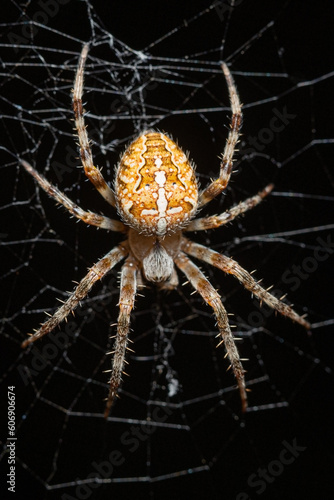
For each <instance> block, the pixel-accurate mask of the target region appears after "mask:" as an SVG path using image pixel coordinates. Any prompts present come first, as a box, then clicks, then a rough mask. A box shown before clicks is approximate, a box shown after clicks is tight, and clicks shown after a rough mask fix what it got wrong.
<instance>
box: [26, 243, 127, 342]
mask: <svg viewBox="0 0 334 500" xmlns="http://www.w3.org/2000/svg"><path fill="white" fill-rule="evenodd" d="M127 254H128V250H127V245H126V244H122V245H119V246H118V247H115V248H113V249H112V250H111V251H110V252H108V253H107V254H106V255H105V256H104V257H102V259H100V260H99V261H98V262H97V263H96V264H95V265H94V266H93V267H91V268H90V269H89V271H88V273H87V274H86V276H85V277H84V278H83V279H82V280H81V281H80V283H79V284H78V286H77V287H76V288H75V290H74V292H73V293H71V295H70V296H69V298H68V299H67V300H66V302H64V304H63V305H62V306H61V307H60V308H59V309H57V311H56V312H55V313H54V314H53V316H51V318H50V319H48V320H47V321H46V322H45V323H43V324H42V326H41V327H40V328H39V329H38V330H37V331H36V332H35V333H34V335H31V336H30V337H29V338H28V339H27V340H25V341H24V342H22V347H23V348H25V347H27V346H28V345H29V344H32V343H33V342H35V341H36V340H37V339H40V338H41V337H43V336H44V335H46V334H47V333H49V332H51V331H52V330H53V329H54V328H55V327H56V326H57V325H59V323H61V321H63V320H64V319H65V318H66V317H67V316H68V315H69V313H70V312H72V311H74V309H75V308H76V307H77V305H78V304H79V302H80V300H82V299H84V298H85V297H86V295H87V294H88V293H89V291H90V289H91V288H92V286H93V285H94V283H95V282H96V281H98V280H100V279H102V278H103V276H105V274H107V273H108V272H109V271H110V270H111V269H112V268H113V267H114V266H115V265H116V264H117V263H118V262H119V261H120V260H122V259H123V258H124V257H126V255H127Z"/></svg>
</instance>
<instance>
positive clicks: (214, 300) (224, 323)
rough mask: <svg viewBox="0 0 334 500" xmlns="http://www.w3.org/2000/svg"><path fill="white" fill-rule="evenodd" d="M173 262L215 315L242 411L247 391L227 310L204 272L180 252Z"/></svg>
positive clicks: (245, 404)
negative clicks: (235, 382)
mask: <svg viewBox="0 0 334 500" xmlns="http://www.w3.org/2000/svg"><path fill="white" fill-rule="evenodd" d="M175 263H176V265H177V266H178V268H179V269H180V270H181V271H182V272H183V273H184V274H185V275H186V276H187V279H188V280H189V282H190V283H191V284H192V286H193V287H194V289H195V290H197V292H198V293H199V294H200V295H201V296H202V297H203V299H204V300H205V302H206V303H207V304H209V305H210V306H211V307H212V309H213V311H214V313H215V316H216V319H217V326H218V329H219V335H220V338H221V342H220V343H219V344H218V345H220V344H221V343H224V346H225V349H226V354H227V356H228V358H229V360H230V363H231V367H232V370H233V373H234V375H235V378H236V379H237V384H238V388H239V392H240V398H241V407H242V411H246V409H247V393H246V384H245V377H244V373H245V370H244V369H243V366H242V363H241V359H240V356H239V353H238V349H237V347H236V345H235V341H234V338H233V335H232V332H231V328H230V325H229V321H228V316H227V312H226V310H225V307H224V306H223V303H222V301H221V298H220V296H219V294H218V293H217V292H216V290H215V289H214V288H213V286H212V285H211V284H210V282H209V281H208V280H207V279H206V278H205V276H204V274H203V273H202V272H201V271H200V269H199V268H198V267H197V266H196V265H195V264H194V263H193V262H192V261H191V260H190V259H189V258H188V257H187V256H186V255H185V254H184V253H182V252H180V253H179V255H178V256H177V257H176V259H175Z"/></svg>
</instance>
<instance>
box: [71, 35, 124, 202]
mask: <svg viewBox="0 0 334 500" xmlns="http://www.w3.org/2000/svg"><path fill="white" fill-rule="evenodd" d="M87 55H88V44H85V45H84V46H83V48H82V51H81V55H80V60H79V65H78V69H77V73H76V75H75V81H74V89H73V99H72V104H73V112H74V120H75V127H76V129H77V133H78V138H79V145H80V157H81V161H82V165H83V167H84V170H85V174H86V176H87V177H88V179H89V180H90V181H91V182H92V184H93V185H94V186H95V188H96V189H97V190H98V192H99V193H100V194H101V195H102V196H103V198H104V199H105V200H107V202H108V203H110V205H112V206H113V207H115V206H116V200H115V194H114V192H113V190H112V189H111V188H110V187H109V186H108V184H107V182H106V181H105V179H104V177H103V175H102V173H101V171H100V170H99V169H98V168H96V167H95V166H94V164H93V157H92V151H91V149H90V145H89V139H88V135H87V132H86V126H85V120H84V110H83V106H82V93H83V79H84V69H85V63H86V59H87Z"/></svg>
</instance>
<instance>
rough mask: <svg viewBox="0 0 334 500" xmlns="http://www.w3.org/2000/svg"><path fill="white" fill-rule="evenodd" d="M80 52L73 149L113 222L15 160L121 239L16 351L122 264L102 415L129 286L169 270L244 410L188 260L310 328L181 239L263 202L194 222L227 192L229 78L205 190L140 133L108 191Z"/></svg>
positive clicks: (215, 297)
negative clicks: (223, 135)
mask: <svg viewBox="0 0 334 500" xmlns="http://www.w3.org/2000/svg"><path fill="white" fill-rule="evenodd" d="M87 55H88V45H84V47H83V49H82V52H81V57H80V61H79V65H78V69H77V73H76V77H75V82H74V90H73V111H74V117H75V124H76V129H77V132H78V138H79V144H80V156H81V161H82V164H83V168H84V171H85V174H86V176H87V177H88V178H89V180H90V181H91V182H92V183H93V185H94V186H95V188H96V189H97V190H98V191H99V193H100V194H101V195H102V196H103V198H105V200H106V201H107V202H108V203H110V204H111V205H112V206H114V207H115V208H117V210H118V213H119V215H120V217H121V219H122V220H121V221H119V220H114V219H110V218H109V217H105V216H103V215H99V214H95V213H92V212H87V211H85V210H83V209H82V208H80V207H79V206H78V205H76V204H75V203H73V202H72V201H71V200H70V199H69V198H68V197H67V196H66V195H65V194H64V193H62V192H61V191H60V190H59V189H58V188H56V187H55V186H53V185H52V184H50V182H48V181H47V179H46V178H45V177H43V176H42V175H41V174H39V173H38V172H37V171H36V170H35V169H34V168H33V167H32V166H31V165H29V163H27V162H26V161H24V160H22V162H21V163H22V165H23V166H24V168H25V169H26V170H27V171H28V172H29V173H30V174H31V175H32V176H33V177H34V178H35V179H36V181H37V182H38V184H39V185H40V186H41V187H42V188H43V189H44V190H45V191H46V192H47V193H48V194H49V195H50V196H52V197H53V198H54V199H55V200H56V201H58V202H59V203H61V204H62V205H63V206H64V207H65V208H66V209H67V210H68V211H69V212H70V213H71V214H72V215H74V216H75V217H77V218H78V219H81V220H83V221H84V222H86V223H87V224H91V225H93V226H97V227H100V228H103V229H107V230H110V231H118V232H121V233H124V234H125V235H126V239H125V240H124V241H123V242H122V243H121V244H119V245H118V246H115V247H114V248H113V249H112V250H110V252H108V253H107V254H106V255H105V256H104V257H102V258H101V259H100V260H99V261H98V262H97V263H96V264H94V265H93V266H92V267H91V268H90V269H89V271H88V273H87V275H86V276H85V277H84V278H83V279H82V280H81V281H80V283H79V284H78V286H77V287H76V288H75V290H74V291H73V292H72V293H71V294H70V296H69V298H68V299H67V301H66V302H64V304H63V305H62V306H61V307H60V308H59V309H57V311H56V312H55V313H54V315H53V316H51V318H49V319H48V320H47V321H46V322H45V323H43V324H42V326H41V327H40V328H39V330H37V331H36V333H35V334H34V335H32V336H30V337H29V338H28V339H27V340H25V341H24V342H23V344H22V346H23V347H26V346H27V345H29V344H31V343H32V342H35V340H37V339H39V338H41V337H42V336H43V335H46V334H47V333H48V332H50V331H51V330H53V329H54V328H55V327H56V326H57V325H58V324H59V323H60V322H61V321H63V320H64V319H66V317H67V316H68V314H69V313H70V312H73V310H74V309H75V308H76V307H77V305H78V304H79V302H80V300H82V299H83V298H84V297H86V295H87V294H88V293H89V291H90V289H91V288H92V286H93V285H94V283H95V282H96V281H98V280H100V279H102V278H103V277H104V276H105V275H106V274H107V273H108V272H109V271H110V270H111V269H112V268H113V267H114V266H115V265H116V264H118V263H119V262H120V261H121V260H123V259H125V262H124V263H123V266H122V269H121V283H120V300H119V309H120V312H119V316H118V322H117V334H116V341H115V347H114V357H113V366H112V370H111V377H110V389H109V396H108V400H107V405H106V409H105V413H104V415H105V417H107V416H108V415H109V412H110V408H111V405H112V403H113V400H114V398H115V396H116V394H117V391H118V388H119V385H120V382H121V377H122V372H123V367H124V360H125V353H126V349H127V342H128V334H129V328H130V313H131V310H132V309H133V305H134V300H135V295H136V289H137V279H138V278H139V279H140V280H142V279H144V280H147V281H149V282H155V283H157V284H159V285H160V286H161V287H162V288H173V287H176V286H177V285H178V277H177V273H176V268H178V269H179V270H180V271H181V272H182V273H183V274H184V275H185V276H186V277H187V279H188V281H189V282H190V284H191V285H192V286H193V287H194V289H195V290H197V291H198V292H199V293H200V294H201V296H202V297H203V299H204V300H205V302H206V303H207V304H209V305H210V306H211V307H212V309H213V312H214V314H215V316H216V320H217V327H218V331H219V333H218V337H220V339H221V340H220V344H221V343H224V345H225V349H226V354H227V356H228V357H229V360H230V363H231V367H232V369H233V372H234V375H235V377H236V379H237V383H238V387H239V391H240V396H241V401H242V408H243V410H245V409H246V407H247V395H246V386H245V378H244V370H243V367H242V363H241V359H240V357H239V353H238V350H237V348H236V345H235V341H234V338H233V335H232V332H231V328H230V325H229V321H228V316H227V312H226V310H225V307H224V305H223V303H222V301H221V298H220V296H219V294H218V292H217V291H216V290H215V289H214V288H213V286H212V285H211V284H210V282H209V281H208V280H207V278H206V277H205V276H204V274H203V273H202V272H201V271H200V269H199V268H198V267H197V266H196V265H195V264H194V263H193V262H192V261H191V259H190V258H189V257H188V255H190V256H193V257H195V258H197V259H199V260H202V261H205V262H207V263H208V264H210V265H212V266H214V267H216V268H218V269H221V270H222V271H224V272H225V273H228V274H231V275H233V276H235V277H236V278H237V279H238V280H239V281H240V283H241V284H242V285H243V286H244V287H245V288H247V290H249V291H250V292H252V293H253V294H254V295H255V296H256V297H257V298H258V299H259V300H260V301H261V302H265V303H266V304H268V305H269V306H270V307H272V308H273V309H275V310H277V311H278V312H280V313H281V314H283V315H284V316H288V317H289V318H291V319H292V320H293V321H296V322H298V323H299V324H301V325H302V326H303V327H305V328H310V324H309V323H308V322H307V321H306V320H305V319H304V318H303V316H299V315H298V314H297V313H296V312H295V311H294V310H293V309H292V308H291V307H290V306H288V305H287V304H285V303H284V302H282V301H281V300H279V299H277V298H276V297H274V296H273V295H271V294H270V293H269V292H268V291H267V290H265V289H264V288H262V287H261V286H260V285H259V283H258V282H256V281H255V280H254V278H253V277H252V276H251V274H250V273H248V272H247V271H246V270H245V269H243V268H242V267H241V266H240V265H239V264H238V263H237V262H236V261H235V260H233V259H231V258H229V257H226V256H225V255H222V254H219V253H218V252H215V251H213V250H211V249H210V248H207V247H205V246H203V245H199V244H197V243H194V242H192V241H190V240H188V239H187V238H185V237H184V236H183V233H184V232H190V231H201V230H207V229H215V228H218V227H219V226H221V225H223V224H226V223H227V222H230V221H232V220H233V219H234V218H235V217H237V216H238V215H239V214H242V213H244V212H246V211H247V210H249V209H251V208H253V207H255V206H256V205H257V204H258V203H260V202H261V201H262V199H263V198H264V197H265V196H267V195H268V194H269V193H270V192H271V190H272V188H273V186H272V185H268V186H267V187H265V188H264V189H263V190H262V191H260V192H259V193H258V194H257V195H255V196H253V197H251V198H248V199H247V200H245V201H243V202H241V203H239V204H238V205H236V206H234V207H232V208H230V209H229V210H228V211H227V212H224V213H222V214H221V215H215V216H211V217H210V216H209V217H203V218H195V216H196V213H197V210H198V208H200V207H202V206H203V205H205V204H207V203H208V202H209V201H211V200H212V199H213V198H215V197H216V196H218V195H219V194H220V193H222V191H224V189H225V188H226V186H227V185H228V182H229V179H230V176H231V172H232V161H233V154H234V150H235V146H236V144H237V142H238V138H239V131H240V127H241V120H242V114H241V105H240V102H239V97H238V94H237V91H236V87H235V85H234V81H233V78H232V76H231V73H230V71H229V69H228V67H227V65H226V64H224V63H223V64H222V70H223V72H224V75H225V78H226V81H227V86H228V90H229V95H230V101H231V107H232V113H233V114H232V119H231V125H230V131H229V135H228V138H227V142H226V145H225V149H224V153H223V157H222V160H221V164H220V175H219V177H218V178H217V179H215V180H213V181H212V182H211V183H210V184H209V185H208V187H206V188H205V189H204V190H203V191H201V192H200V193H199V192H198V187H197V181H196V177H195V173H194V168H193V165H192V164H191V162H190V161H189V159H188V157H187V155H186V154H185V153H184V152H183V151H182V149H181V148H180V147H179V146H178V145H177V144H176V143H175V142H174V141H173V140H172V139H170V138H169V137H168V136H166V135H165V134H162V133H160V132H155V131H151V130H149V131H147V132H144V133H143V134H141V135H140V136H139V137H138V138H137V139H136V140H135V141H133V142H132V143H131V144H130V146H129V147H128V148H127V150H126V151H125V153H124V155H123V156H122V158H121V161H120V163H119V165H118V167H117V170H116V180H115V186H114V187H115V189H114V191H113V190H112V189H111V188H110V187H109V185H108V184H107V182H106V181H105V179H104V177H103V176H102V173H101V171H100V170H99V169H98V168H96V167H95V166H94V164H93V158H92V153H91V149H90V145H89V140H88V136H87V132H86V127H85V123H84V117H83V108H82V100H81V99H82V92H83V75H84V66H85V62H86V59H87Z"/></svg>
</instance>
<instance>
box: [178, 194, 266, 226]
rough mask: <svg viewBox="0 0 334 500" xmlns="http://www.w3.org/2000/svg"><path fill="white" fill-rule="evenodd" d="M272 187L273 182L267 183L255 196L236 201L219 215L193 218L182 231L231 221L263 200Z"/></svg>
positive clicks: (220, 224)
mask: <svg viewBox="0 0 334 500" xmlns="http://www.w3.org/2000/svg"><path fill="white" fill-rule="evenodd" d="M273 188H274V185H273V184H268V186H266V187H265V188H264V189H263V190H262V191H260V192H259V193H257V194H256V195H255V196H252V197H251V198H247V200H244V201H242V202H240V203H238V205H235V206H234V207H232V208H230V209H229V210H226V212H223V213H222V214H221V215H213V216H211V217H201V218H199V219H194V220H192V221H191V222H190V223H189V224H188V226H187V227H186V228H185V229H184V231H202V230H207V229H215V228H217V227H220V226H222V225H223V224H227V223H228V222H231V221H232V220H233V219H235V218H236V217H237V216H238V215H240V214H243V213H245V212H247V210H250V209H252V208H254V207H256V205H258V204H259V203H260V202H261V201H262V200H263V198H265V197H266V196H268V194H269V193H271V191H272V190H273Z"/></svg>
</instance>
